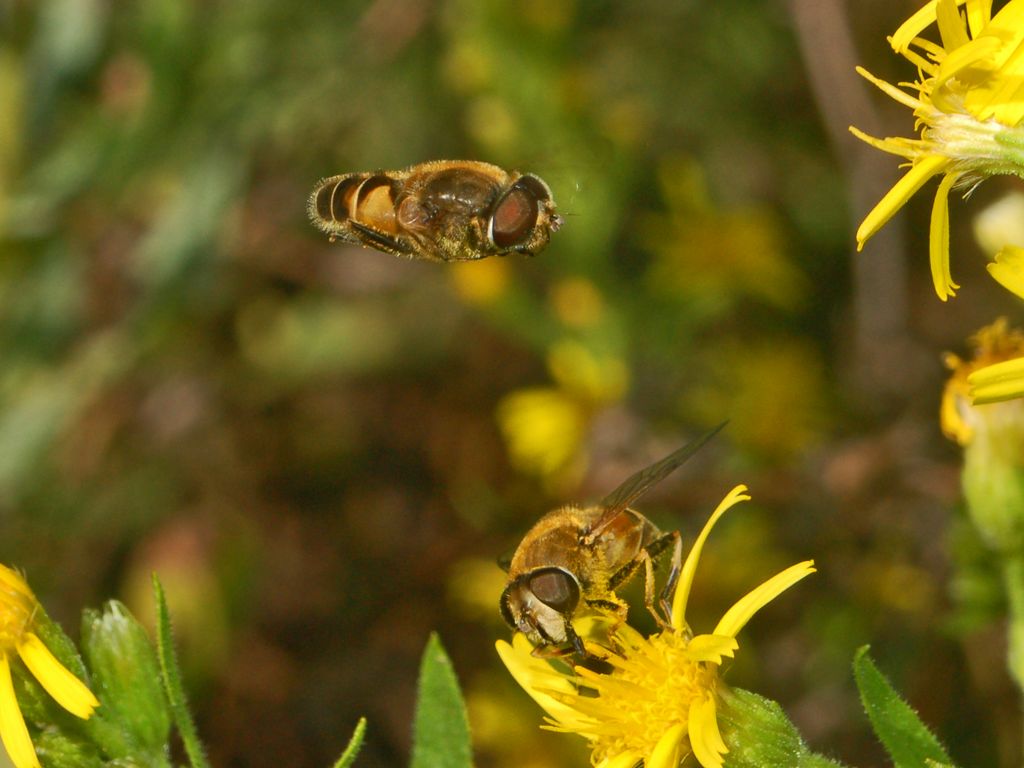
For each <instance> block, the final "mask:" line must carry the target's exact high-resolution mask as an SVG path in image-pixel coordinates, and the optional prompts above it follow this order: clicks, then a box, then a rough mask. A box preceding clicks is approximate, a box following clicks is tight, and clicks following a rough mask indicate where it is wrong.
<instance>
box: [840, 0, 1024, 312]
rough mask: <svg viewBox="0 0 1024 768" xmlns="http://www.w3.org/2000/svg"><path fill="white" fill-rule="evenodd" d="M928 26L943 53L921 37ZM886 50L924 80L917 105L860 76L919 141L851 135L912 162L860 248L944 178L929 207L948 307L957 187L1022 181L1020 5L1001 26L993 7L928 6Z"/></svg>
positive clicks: (938, 2) (968, 1)
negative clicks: (896, 108)
mask: <svg viewBox="0 0 1024 768" xmlns="http://www.w3.org/2000/svg"><path fill="white" fill-rule="evenodd" d="M961 6H963V12H962V13H961V8H960V7H961ZM932 24H935V25H936V26H937V27H938V31H939V36H940V38H941V43H935V42H932V41H930V40H927V39H924V38H922V37H920V36H919V35H921V33H922V32H924V30H925V29H926V28H928V27H930V26H931V25H932ZM890 43H891V44H892V47H893V49H894V50H895V51H896V52H897V53H899V54H901V55H902V56H904V57H905V58H907V59H908V60H909V61H910V62H911V63H913V64H914V65H916V66H917V68H918V80H917V81H916V82H914V83H911V84H908V87H909V88H910V89H911V90H912V91H916V95H915V94H913V93H907V92H906V91H904V90H901V89H900V88H897V87H895V86H893V85H891V84H889V83H887V82H884V81H882V80H879V79H878V78H876V77H874V76H873V75H871V74H869V73H868V72H867V71H865V70H863V69H859V70H858V71H859V72H860V73H861V74H862V75H863V76H864V77H866V78H867V79H868V80H870V81H871V82H872V83H874V84H875V85H877V86H878V87H879V88H880V89H881V90H882V91H884V92H885V93H886V94H888V95H889V96H891V97H892V98H893V99H895V100H896V101H898V102H899V103H901V104H903V105H904V106H907V107H909V108H911V109H912V110H913V111H914V117H915V118H916V121H917V127H918V128H919V130H920V138H916V139H910V138H901V137H895V138H893V137H890V138H885V139H878V138H874V137H871V136H868V135H866V134H864V133H863V132H861V131H859V130H857V129H856V128H852V127H851V129H850V130H851V131H853V133H854V134H855V135H856V136H858V137H859V138H861V139H863V140H864V141H866V142H868V143H869V144H871V145H872V146H875V147H877V148H878V149H881V150H883V151H885V152H890V153H892V154H895V155H899V156H901V157H905V158H906V159H907V160H909V161H910V169H909V170H908V171H907V173H906V174H905V175H904V176H903V178H902V179H900V180H899V181H898V182H897V183H896V184H895V185H894V186H893V188H892V189H891V190H889V192H888V193H887V194H886V195H885V196H884V197H883V198H882V200H881V201H880V202H879V203H878V204H877V205H876V206H875V207H874V209H873V210H872V211H871V212H870V213H869V214H868V215H867V216H866V217H865V218H864V221H863V222H862V223H861V225H860V228H859V229H858V230H857V246H858V248H862V247H863V246H864V243H865V242H866V241H867V240H868V239H870V238H871V236H872V235H874V234H875V233H876V232H877V231H878V230H879V229H881V227H882V226H883V225H884V224H885V223H886V222H887V221H888V220H889V219H890V218H891V217H892V216H893V215H894V214H895V213H896V212H897V211H898V210H899V209H900V208H902V207H903V205H904V204H905V203H906V202H907V200H909V199H910V198H911V197H912V196H913V195H914V194H915V193H916V192H917V191H918V190H919V189H921V187H922V186H924V184H925V183H926V182H927V181H928V180H929V179H931V178H932V177H933V176H939V175H941V176H942V180H941V181H940V182H939V187H938V190H937V191H936V193H935V201H934V204H933V206H932V219H931V233H930V261H931V270H932V279H933V282H934V284H935V292H936V293H937V294H938V296H939V298H940V299H942V300H943V301H945V300H946V299H948V298H949V297H950V296H953V295H954V294H955V292H956V289H957V288H958V287H959V286H958V285H957V284H956V283H955V282H953V278H952V275H951V274H950V268H949V203H948V200H949V193H950V191H951V190H952V189H953V188H954V187H955V186H957V187H964V188H966V189H967V191H970V190H971V189H973V188H974V187H975V186H977V184H979V183H980V182H981V181H983V180H984V179H986V178H987V177H989V176H993V175H998V174H1015V175H1018V176H1020V175H1022V174H1024V154H1022V149H1024V133H1022V132H1021V130H1020V123H1021V121H1022V119H1024V0H1010V2H1008V3H1007V4H1006V5H1005V6H1003V8H1002V9H1001V10H1000V11H999V12H998V13H997V14H996V15H995V16H993V15H992V2H991V0H931V2H929V3H927V4H926V5H925V6H924V7H923V8H922V9H921V10H919V11H918V12H917V13H915V14H914V15H913V16H911V17H910V19H908V20H907V21H906V22H905V23H904V24H903V25H902V26H900V28H899V29H898V30H897V31H896V33H895V34H894V35H893V36H892V37H891V38H890ZM1018 280H1019V281H1024V278H1018ZM1004 284H1005V283H1004Z"/></svg>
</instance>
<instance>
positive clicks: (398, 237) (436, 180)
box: [309, 160, 562, 261]
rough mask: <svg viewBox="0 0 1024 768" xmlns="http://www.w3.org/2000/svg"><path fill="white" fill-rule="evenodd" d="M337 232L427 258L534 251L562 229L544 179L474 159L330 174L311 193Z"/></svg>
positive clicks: (324, 223)
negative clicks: (403, 168) (338, 174)
mask: <svg viewBox="0 0 1024 768" xmlns="http://www.w3.org/2000/svg"><path fill="white" fill-rule="evenodd" d="M309 216H310V218H311V219H312V220H313V223H314V224H316V226H317V227H319V228H320V229H322V230H323V231H324V232H326V233H327V234H328V235H330V237H331V241H332V242H333V241H334V240H336V239H340V240H344V241H345V242H347V243H353V244H355V245H362V246H364V247H366V248H375V249H376V250H378V251H384V252H386V253H391V254H394V255H395V256H404V257H406V258H410V259H424V260H426V261H472V260H474V259H482V258H485V257H487V256H496V255H497V256H504V255H506V254H509V253H523V254H527V255H529V256H535V255H536V254H537V253H539V252H540V251H541V250H543V249H544V247H545V246H546V245H547V244H548V241H549V240H550V239H551V233H552V232H554V231H556V230H557V229H558V228H559V227H560V226H562V218H561V217H560V216H559V215H558V214H556V213H555V203H554V201H553V200H552V199H551V190H550V189H549V188H548V185H547V184H545V183H544V182H543V181H542V180H541V179H540V178H539V177H537V176H534V175H532V174H528V173H527V174H521V173H519V172H518V171H506V170H504V169H502V168H499V167H498V166H496V165H491V164H489V163H481V162H476V161H473V160H437V161H434V162H429V163H421V164H419V165H414V166H412V167H410V168H406V169H405V170H404V171H376V172H373V173H348V174H343V175H341V176H331V177H329V178H326V179H323V180H322V181H320V182H319V183H318V184H317V185H316V188H315V189H314V190H313V194H312V195H310V198H309Z"/></svg>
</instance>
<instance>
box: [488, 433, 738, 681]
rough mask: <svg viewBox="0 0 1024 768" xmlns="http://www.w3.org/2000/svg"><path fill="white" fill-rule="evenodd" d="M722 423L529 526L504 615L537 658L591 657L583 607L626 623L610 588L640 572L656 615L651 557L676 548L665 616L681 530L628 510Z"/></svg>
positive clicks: (511, 573)
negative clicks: (590, 500) (597, 495)
mask: <svg viewBox="0 0 1024 768" xmlns="http://www.w3.org/2000/svg"><path fill="white" fill-rule="evenodd" d="M724 426H725V424H724V423H723V424H720V425H719V426H717V427H715V428H714V429H712V430H711V431H710V432H707V433H706V434H704V435H702V436H701V437H699V438H697V439H696V440H694V441H693V442H691V443H689V444H687V445H685V446H683V447H682V448H680V449H678V450H677V451H675V452H673V453H670V454H669V455H668V456H666V457H665V458H663V459H662V460H661V461H658V462H656V463H655V464H652V465H651V466H649V467H647V468H646V469H642V470H640V471H639V472H637V473H636V474H634V475H632V476H631V477H630V478H629V479H627V480H626V481H625V482H624V483H622V485H620V486H619V487H618V488H616V489H615V490H614V491H612V492H611V493H610V494H609V495H608V496H606V497H605V498H604V499H602V501H601V502H600V503H599V504H597V505H596V506H592V507H584V508H580V507H577V506H572V505H570V506H566V507H560V508H559V509H556V510H553V511H551V512H548V513H547V514H546V515H544V517H542V518H541V519H540V520H539V521H537V523H536V524H535V525H534V526H533V528H531V529H530V530H529V531H528V532H527V533H526V536H524V537H523V540H522V542H520V544H519V546H518V547H517V548H516V551H515V553H514V554H513V555H512V560H511V562H510V564H509V568H508V584H507V585H506V587H505V591H504V592H503V593H502V595H501V614H502V616H503V617H504V618H505V621H506V622H507V623H508V625H509V626H510V627H512V628H513V629H516V630H518V631H520V632H522V633H523V634H525V635H526V637H527V638H528V639H529V640H530V642H531V643H533V645H534V646H535V647H534V654H535V655H538V656H565V655H569V654H573V653H575V654H577V655H578V656H579V657H580V659H581V661H582V662H583V663H587V661H588V660H590V661H593V660H596V659H595V657H592V656H591V655H590V654H589V653H588V652H587V650H586V648H585V647H584V644H583V640H582V638H581V637H580V636H579V634H577V632H576V630H575V629H574V628H573V625H572V619H573V617H574V616H575V614H576V613H577V611H578V610H580V609H581V608H583V607H584V606H585V607H587V608H590V609H593V610H595V611H597V612H600V613H610V614H611V615H612V617H613V618H614V619H615V621H618V622H621V621H624V620H625V618H626V612H627V610H628V606H627V605H626V603H625V601H624V600H622V599H621V598H620V597H618V595H616V594H615V591H616V590H617V589H619V588H620V587H621V586H623V585H624V584H625V583H626V582H627V581H629V579H630V578H631V577H632V576H633V575H634V574H635V573H636V572H637V570H639V569H640V568H641V567H644V568H645V600H644V602H645V605H646V606H647V608H648V610H650V611H651V613H652V614H654V617H655V618H656V619H657V620H658V621H659V623H665V620H663V619H662V617H661V616H660V615H659V614H658V613H657V612H656V611H655V610H654V558H656V557H658V555H660V554H662V553H663V552H665V551H666V550H667V549H669V548H670V547H672V548H673V555H672V567H671V570H670V572H669V575H668V579H667V582H666V584H665V587H664V588H663V590H662V592H661V595H660V605H661V609H662V612H663V614H664V615H665V616H666V617H669V616H670V608H669V604H670V603H671V598H672V595H673V593H674V591H675V585H676V581H677V580H678V578H679V571H680V568H681V560H682V545H681V540H680V536H679V531H670V532H668V533H663V532H661V531H660V530H658V528H657V527H655V525H654V523H652V522H651V521H650V520H648V519H647V518H646V517H644V516H643V515H641V514H640V513H639V512H637V511H636V510H633V509H630V508H629V505H630V504H631V503H633V502H634V501H636V500H637V499H638V498H640V496H642V495H643V494H644V493H645V492H647V491H648V490H649V489H650V488H652V487H653V486H655V485H657V484H658V483H659V482H661V481H662V480H663V479H665V477H667V476H668V475H669V474H670V473H671V472H673V471H674V470H675V469H677V468H678V467H679V466H680V465H681V464H682V463H683V462H685V461H686V460H687V459H689V458H690V457H691V456H692V455H693V454H694V453H696V452H697V450H698V449H699V448H700V447H701V446H703V445H704V443H706V442H707V441H708V440H710V439H711V438H712V437H713V436H714V435H715V434H716V433H717V432H718V431H719V430H720V429H722V427H724Z"/></svg>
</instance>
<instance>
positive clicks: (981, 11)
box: [965, 0, 992, 37]
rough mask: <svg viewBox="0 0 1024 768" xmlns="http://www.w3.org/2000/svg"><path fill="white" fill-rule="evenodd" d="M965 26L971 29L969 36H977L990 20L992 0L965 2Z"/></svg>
mask: <svg viewBox="0 0 1024 768" xmlns="http://www.w3.org/2000/svg"><path fill="white" fill-rule="evenodd" d="M965 10H966V11H967V26H968V27H969V28H970V30H971V37H977V36H978V35H980V34H981V31H982V30H983V29H984V28H985V25H986V24H988V23H989V21H991V20H992V0H977V2H969V3H967V8H966V9H965Z"/></svg>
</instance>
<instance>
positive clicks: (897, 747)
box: [853, 645, 953, 768]
mask: <svg viewBox="0 0 1024 768" xmlns="http://www.w3.org/2000/svg"><path fill="white" fill-rule="evenodd" d="M853 676H854V679H856V681H857V688H858V689H859V690H860V698H861V702H862V703H863V705H864V711H865V712H866V713H867V715H868V719H869V720H871V727H872V728H873V729H874V731H875V735H876V736H878V739H879V741H881V742H882V745H883V746H884V747H885V749H886V751H887V752H888V753H889V757H891V758H892V761H893V764H894V765H895V766H896V768H920V766H922V765H928V764H929V763H938V764H944V765H952V764H953V761H952V760H951V759H950V758H949V755H947V754H946V750H944V749H943V748H942V745H941V744H939V740H938V739H936V738H935V736H934V735H933V734H932V732H931V731H929V730H928V728H926V727H925V725H924V723H922V722H921V719H920V718H919V717H918V716H917V713H916V712H914V710H913V709H911V708H910V706H909V705H908V704H907V703H906V702H905V701H904V700H903V699H902V698H900V695H899V694H898V693H897V692H896V689H894V688H893V687H892V685H890V683H889V681H888V680H886V678H885V676H884V675H882V673H881V672H879V671H878V667H876V666H875V663H874V662H873V661H872V660H871V657H870V656H868V646H866V645H865V646H862V647H861V648H859V649H858V650H857V653H856V654H855V655H854V657H853Z"/></svg>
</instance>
